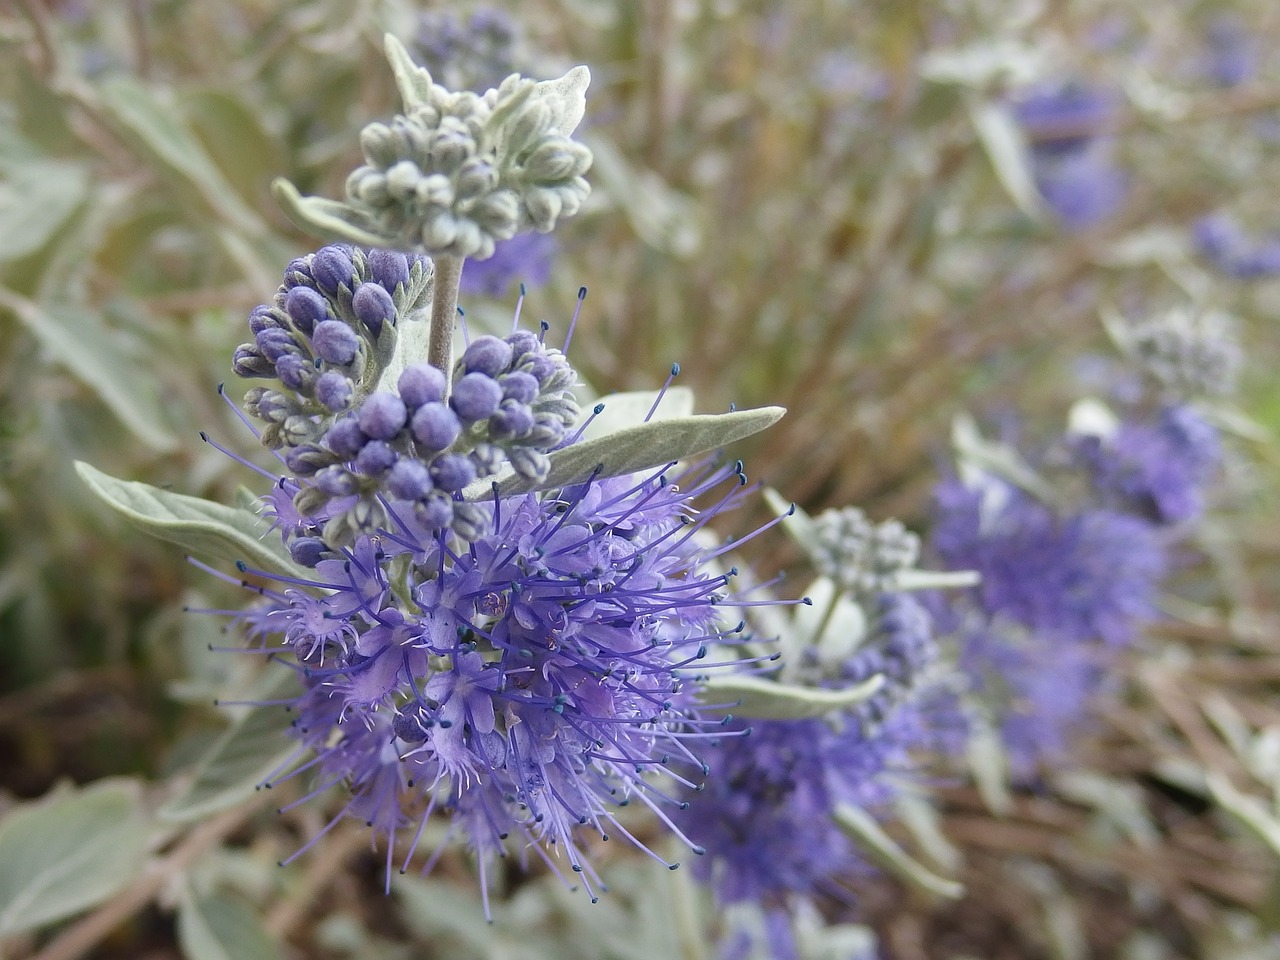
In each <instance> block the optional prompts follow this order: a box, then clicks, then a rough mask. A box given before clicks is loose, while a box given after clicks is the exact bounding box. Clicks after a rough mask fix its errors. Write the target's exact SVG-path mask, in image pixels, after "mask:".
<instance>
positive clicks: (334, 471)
mask: <svg viewBox="0 0 1280 960" xmlns="http://www.w3.org/2000/svg"><path fill="white" fill-rule="evenodd" d="M315 482H316V486H317V487H319V488H320V489H321V490H323V491H324V492H325V493H327V494H329V496H331V497H349V496H351V494H353V493H355V492H356V487H357V484H356V478H355V477H354V476H353V475H352V474H351V471H349V470H347V468H346V467H339V466H337V465H335V466H331V467H325V468H324V469H323V470H320V471H318V472H317V473H316V476H315Z"/></svg>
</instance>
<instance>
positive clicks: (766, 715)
mask: <svg viewBox="0 0 1280 960" xmlns="http://www.w3.org/2000/svg"><path fill="white" fill-rule="evenodd" d="M882 686H884V677H882V676H880V675H879V674H877V675H876V676H874V677H871V678H869V679H867V680H864V681H862V683H857V684H854V685H853V686H851V687H845V688H844V689H842V690H828V689H826V688H824V687H803V686H798V685H794V684H789V683H775V682H774V681H772V680H761V679H759V678H757V677H740V676H724V677H711V678H709V679H708V680H707V681H706V682H705V683H704V684H703V686H702V693H701V695H700V696H701V699H702V701H703V702H704V703H706V704H709V705H711V704H715V705H720V704H724V705H725V706H723V707H722V709H724V710H725V712H727V713H731V714H733V715H734V716H735V717H748V718H753V719H758V720H805V719H808V718H811V717H820V716H822V715H824V714H827V713H831V712H832V711H835V710H847V709H848V708H849V707H856V706H857V705H858V704H860V703H862V702H863V701H864V700H867V699H868V698H870V697H872V696H874V695H875V693H876V691H877V690H879V689H880V688H881V687H882Z"/></svg>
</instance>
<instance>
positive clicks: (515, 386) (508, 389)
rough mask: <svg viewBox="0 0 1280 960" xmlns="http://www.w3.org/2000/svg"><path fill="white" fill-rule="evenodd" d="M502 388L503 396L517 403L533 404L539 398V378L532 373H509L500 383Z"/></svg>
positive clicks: (519, 371)
mask: <svg viewBox="0 0 1280 960" xmlns="http://www.w3.org/2000/svg"><path fill="white" fill-rule="evenodd" d="M498 382H499V384H501V386H502V395H503V397H505V398H506V399H508V400H515V401H516V402H517V403H533V401H534V399H535V398H536V397H537V396H538V378H537V377H535V376H534V375H533V374H531V373H525V372H524V371H523V370H517V371H515V372H514V373H508V374H507V375H506V376H505V377H503V378H502V379H501V380H499V381H498Z"/></svg>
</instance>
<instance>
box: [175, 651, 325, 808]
mask: <svg viewBox="0 0 1280 960" xmlns="http://www.w3.org/2000/svg"><path fill="white" fill-rule="evenodd" d="M300 692H301V688H300V687H299V686H298V679H297V677H296V676H294V674H293V672H292V671H286V670H278V669H277V670H271V671H269V672H268V673H267V674H266V675H265V676H264V677H263V678H262V680H261V681H260V682H259V683H258V684H257V685H256V689H255V690H254V691H253V692H251V694H250V696H249V698H248V699H252V700H263V701H270V700H276V699H289V698H292V697H294V696H296V695H297V694H299V693H300ZM291 720H292V715H291V714H289V713H288V712H287V711H286V710H285V709H284V707H283V706H276V705H268V706H261V707H250V708H248V709H247V710H246V711H245V712H244V713H243V714H241V716H239V717H238V718H237V719H236V720H235V721H233V722H232V724H231V726H229V727H228V728H227V729H226V730H224V731H223V732H222V734H221V736H219V737H218V739H217V740H216V741H214V743H213V745H212V746H211V747H210V748H209V750H208V751H207V752H206V753H205V755H204V756H203V757H202V758H201V759H200V760H199V761H198V762H197V764H196V769H195V775H194V777H193V779H192V780H191V782H190V784H189V785H188V786H187V787H186V788H185V789H184V790H183V791H182V792H181V793H179V794H178V795H177V796H175V797H173V798H172V799H171V800H169V802H168V803H166V804H165V805H164V806H163V807H161V808H160V811H159V816H160V818H161V819H162V820H167V821H171V822H176V823H189V822H191V821H193V820H199V819H201V818H203V817H207V816H209V815H210V814H214V813H218V812H219V811H222V810H227V809H229V808H231V807H234V806H235V805H236V804H237V803H239V802H240V801H242V800H244V799H245V798H247V797H249V796H251V795H252V794H253V792H254V791H255V790H256V789H257V788H258V787H259V786H261V785H262V782H263V780H264V779H266V778H267V777H268V776H270V775H271V774H272V773H273V772H274V771H276V770H277V769H278V768H280V766H281V765H282V764H284V763H285V762H286V761H287V760H288V758H289V756H290V754H292V753H295V752H296V751H297V743H296V742H295V741H294V740H292V739H291V738H290V737H288V736H287V731H288V729H289V724H290V721H291Z"/></svg>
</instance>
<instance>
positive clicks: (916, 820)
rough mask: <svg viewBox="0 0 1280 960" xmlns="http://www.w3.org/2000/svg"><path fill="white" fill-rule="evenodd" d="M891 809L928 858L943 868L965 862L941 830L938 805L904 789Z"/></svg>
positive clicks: (948, 868)
mask: <svg viewBox="0 0 1280 960" xmlns="http://www.w3.org/2000/svg"><path fill="white" fill-rule="evenodd" d="M893 808H894V812H895V813H896V814H897V816H898V819H899V820H900V821H901V822H902V824H903V826H905V827H906V828H907V829H908V830H910V831H911V835H912V836H913V837H915V839H916V842H917V843H919V844H920V847H921V849H923V850H924V852H925V853H926V854H928V856H929V859H931V860H932V861H933V862H934V863H936V864H938V865H939V866H940V867H942V868H943V869H945V870H948V871H950V872H952V873H955V872H957V871H958V870H959V869H960V868H961V866H962V865H963V863H964V857H963V856H962V855H961V853H960V851H959V850H958V849H957V848H956V847H955V845H954V844H952V843H951V841H950V840H948V839H947V838H946V835H945V834H943V832H942V826H941V821H942V817H941V815H940V814H939V811H938V808H937V807H936V806H935V805H934V804H933V803H931V802H930V801H929V799H928V798H927V797H925V796H921V795H920V794H918V793H910V792H904V793H901V794H899V795H898V796H897V797H896V798H895V799H894V801H893Z"/></svg>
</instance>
